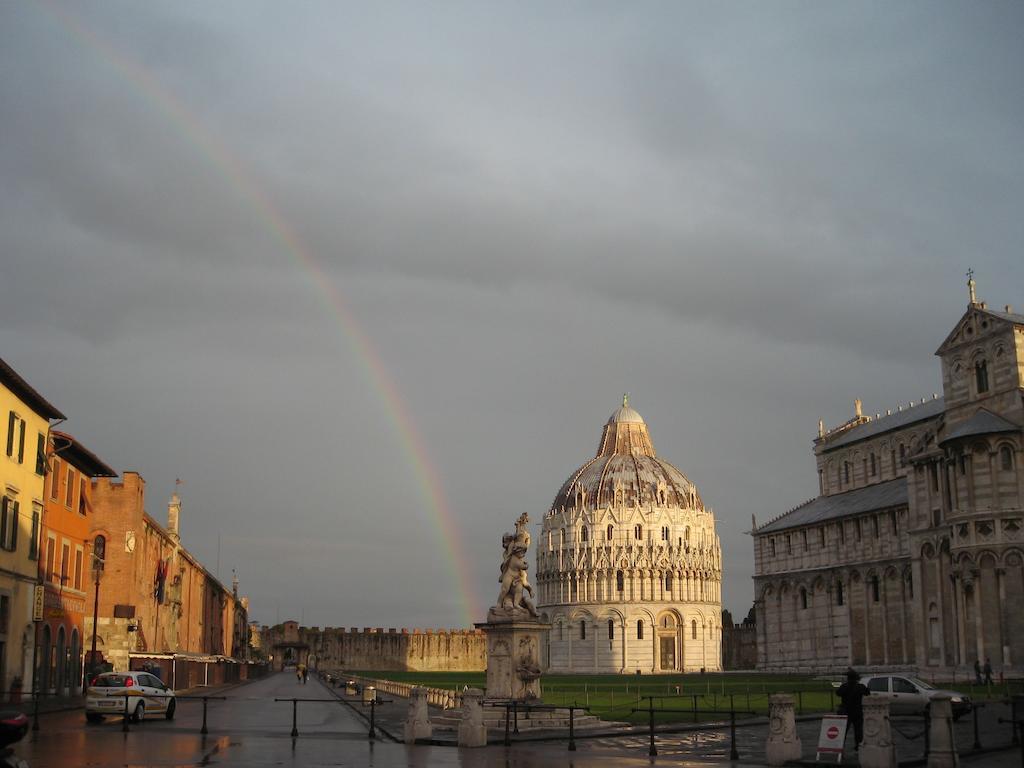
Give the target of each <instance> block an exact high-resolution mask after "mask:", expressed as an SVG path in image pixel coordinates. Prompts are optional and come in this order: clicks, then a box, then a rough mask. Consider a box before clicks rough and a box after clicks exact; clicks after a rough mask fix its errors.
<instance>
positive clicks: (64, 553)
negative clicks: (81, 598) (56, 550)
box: [60, 542, 71, 587]
mask: <svg viewBox="0 0 1024 768" xmlns="http://www.w3.org/2000/svg"><path fill="white" fill-rule="evenodd" d="M70 567H71V545H70V544H68V543H67V542H64V544H63V546H61V548H60V585H61V586H62V587H63V586H64V585H65V584H67V583H68V568H70Z"/></svg>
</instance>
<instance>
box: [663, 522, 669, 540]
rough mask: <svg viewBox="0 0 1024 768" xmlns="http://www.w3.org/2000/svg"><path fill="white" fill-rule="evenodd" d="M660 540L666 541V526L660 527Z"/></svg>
mask: <svg viewBox="0 0 1024 768" xmlns="http://www.w3.org/2000/svg"><path fill="white" fill-rule="evenodd" d="M661 540H662V541H668V526H667V525H663V526H662V527H661Z"/></svg>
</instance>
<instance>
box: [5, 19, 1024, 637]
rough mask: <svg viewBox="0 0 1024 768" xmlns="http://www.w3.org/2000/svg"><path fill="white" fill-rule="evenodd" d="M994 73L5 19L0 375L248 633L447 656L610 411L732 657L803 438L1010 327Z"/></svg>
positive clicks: (581, 43)
mask: <svg viewBox="0 0 1024 768" xmlns="http://www.w3.org/2000/svg"><path fill="white" fill-rule="evenodd" d="M1022 36H1024V6H1022V5H1021V4H1020V3H1017V2H978V3H952V4H949V3H940V2H901V3H898V4H893V3H889V2H880V3H868V2H858V3H821V2H797V3H786V2H772V3H764V2H750V3H739V2H735V3H707V4H701V3H685V4H684V3H558V4H551V3H483V4H481V3H436V4H426V3H418V2H417V3H410V4H408V5H401V4H385V3H372V4H360V5H343V4H340V3H334V2H330V3H323V4H314V3H297V4H296V3H287V4H281V3H253V2H218V3H208V2H197V3H182V2H173V3H153V2H149V3H137V2H128V1H127V0H126V1H125V2H102V3H88V2H75V3H73V4H69V5H61V4H51V3H49V2H14V0H10V1H6V2H0V356H2V357H3V358H4V359H6V360H7V361H8V362H10V363H11V364H12V365H13V366H14V367H15V368H16V369H17V370H18V371H20V372H21V373H22V374H23V375H24V376H26V377H27V378H28V379H29V381H30V382H31V383H32V384H34V385H35V386H36V387H37V388H38V389H39V390H41V391H42V392H43V393H44V394H45V395H46V396H47V397H49V398H50V399H51V400H52V401H53V402H54V403H55V404H56V405H57V406H58V407H59V408H61V409H62V410H64V411H65V412H66V413H67V414H68V415H69V416H70V420H69V422H68V424H67V428H68V430H69V431H71V432H72V433H74V434H75V435H77V436H78V437H79V438H80V439H81V440H83V441H84V442H85V443H86V444H87V445H88V446H90V447H91V448H92V449H94V450H95V451H96V452H97V453H98V454H99V455H100V456H102V457H103V458H104V459H105V460H107V461H108V462H109V463H111V464H112V465H113V466H115V467H117V468H118V469H122V470H123V469H135V470H138V471H140V472H141V473H142V474H143V476H144V477H145V478H146V480H147V483H148V486H147V506H148V509H149V511H150V512H151V513H152V514H154V515H156V517H157V518H158V519H165V515H166V512H165V504H166V500H167V497H168V496H169V495H170V493H171V492H172V490H173V488H174V480H175V478H176V477H181V478H184V480H185V487H184V489H183V495H184V508H183V513H182V515H183V516H182V528H183V539H184V541H185V542H186V544H187V545H188V546H189V547H190V548H191V549H192V550H193V551H194V552H196V553H197V554H198V555H199V556H200V557H201V558H202V559H203V560H204V561H205V562H206V563H207V564H208V565H209V566H210V567H211V569H212V568H214V567H215V562H216V557H217V539H218V536H220V537H221V547H220V551H221V553H220V562H221V565H220V575H221V577H222V578H223V579H224V580H225V581H229V580H230V575H231V568H236V569H237V571H238V575H239V578H240V580H241V584H242V589H243V591H245V592H247V593H248V594H249V595H250V596H251V598H252V615H253V617H254V618H256V619H258V620H260V621H263V622H273V621H274V620H276V619H277V618H281V619H284V618H286V617H294V618H297V619H298V618H304V619H305V621H306V623H311V624H321V625H323V624H330V625H344V626H371V625H372V626H378V625H382V626H403V625H404V626H421V627H442V626H449V625H451V626H458V625H461V624H462V623H463V621H464V616H465V613H464V611H463V610H462V606H461V598H460V590H459V588H458V585H457V584H456V578H455V574H456V573H458V572H460V571H464V572H466V573H468V574H469V575H470V577H471V578H472V579H473V580H474V581H475V584H474V589H475V590H476V591H477V592H478V593H480V594H481V595H482V597H483V599H484V600H485V601H490V600H492V599H493V598H494V596H495V592H496V586H497V570H498V560H499V556H500V541H499V540H500V535H501V533H502V531H504V530H508V529H510V528H511V526H512V523H513V521H514V520H515V518H516V516H517V515H519V514H520V513H521V512H523V511H528V512H530V514H531V516H532V517H533V519H534V520H535V521H539V520H540V518H541V516H542V515H543V513H544V512H545V510H546V509H547V507H548V505H549V504H550V502H551V499H552V498H553V496H554V494H555V492H556V491H557V489H558V487H559V486H560V485H561V483H562V482H563V480H564V479H565V478H566V477H567V476H568V475H569V473H570V472H571V471H572V470H573V469H575V468H576V467H577V466H578V465H579V464H581V463H583V462H584V461H585V460H587V459H588V458H589V457H590V456H591V455H592V454H593V452H594V450H595V448H596V444H597V439H598V437H599V434H600V429H601V425H602V423H603V422H604V420H605V419H607V417H608V415H609V414H610V413H611V412H612V410H613V409H614V408H615V407H616V406H617V404H618V402H619V400H620V398H621V393H622V392H623V391H627V390H628V391H629V392H631V393H632V403H633V404H634V405H635V407H636V408H637V409H638V410H639V411H640V413H641V414H642V415H643V416H644V417H645V419H646V420H647V423H648V425H649V427H650V429H651V433H652V437H653V439H654V444H655V447H656V448H657V449H658V452H659V454H660V455H662V456H664V457H666V458H667V459H668V460H669V461H671V462H673V463H674V464H676V465H677V466H679V467H680V469H682V470H683V471H684V472H685V473H686V474H687V475H688V476H689V477H690V478H691V479H692V480H693V481H694V482H695V483H696V484H697V486H698V488H699V489H700V491H701V493H702V495H703V497H704V499H705V501H706V502H707V503H708V504H710V505H711V506H712V507H713V508H714V510H715V513H716V517H717V520H718V530H719V533H720V535H721V539H722V547H723V551H724V564H725V575H724V580H725V583H724V598H725V604H726V607H728V608H730V609H732V610H733V612H734V613H736V614H740V615H742V614H745V613H746V611H747V609H748V607H749V605H750V601H751V599H752V586H751V580H750V576H751V568H752V565H751V560H752V558H751V545H750V540H749V538H748V536H746V534H745V532H746V531H747V530H749V527H750V519H751V514H756V515H757V516H758V518H759V519H760V520H765V519H767V518H769V517H771V516H774V515H777V514H779V513H781V512H783V511H785V510H786V509H788V508H789V507H791V506H794V505H796V504H797V503H799V502H801V501H803V500H805V499H807V498H808V497H810V496H812V495H814V494H815V493H816V474H815V471H814V464H813V459H812V456H811V452H810V449H811V439H812V438H813V437H814V435H815V433H816V424H817V420H818V418H824V419H825V420H826V422H827V423H829V424H835V423H838V422H840V421H842V420H844V419H846V418H848V417H849V416H850V415H851V414H852V408H853V406H852V402H853V399H854V398H855V397H860V398H862V399H863V400H864V404H865V410H866V411H868V412H871V413H874V412H876V411H884V410H885V409H886V408H889V407H893V408H894V407H895V406H896V405H897V404H898V403H900V402H903V403H906V402H907V401H908V400H910V399H918V400H919V399H920V398H921V397H925V396H930V395H931V393H932V392H934V391H936V390H937V389H939V387H940V386H941V385H940V381H939V373H938V363H937V360H935V359H934V358H933V357H932V353H933V351H934V350H935V348H936V347H937V346H938V344H939V343H940V342H941V341H942V339H943V338H944V336H945V334H946V333H947V331H948V330H949V329H950V328H951V326H952V324H953V323H954V322H955V321H956V320H957V318H958V317H959V316H960V313H961V312H962V311H963V309H964V308H965V305H966V302H967V289H966V287H965V286H964V282H965V278H964V272H965V271H966V269H967V268H968V267H971V266H973V267H974V269H975V270H976V271H977V276H978V282H979V293H980V295H981V297H982V298H983V299H985V300H987V301H988V302H989V303H990V304H991V305H998V306H1000V307H1001V306H1002V305H1003V304H1006V303H1011V304H1016V305H1018V306H1022V305H1024V259H1022V257H1021V245H1022V242H1024V215H1022V200H1024V89H1022V88H1021V74H1022V73H1024V45H1022V44H1021V40H1022V39H1024V37H1022ZM260 199H264V200H266V201H267V205H268V206H269V207H270V208H271V209H273V210H274V211H276V212H277V213H278V214H279V215H280V216H281V217H282V219H283V220H284V221H285V222H287V224H288V226H290V227H291V228H292V229H293V230H294V232H295V233H296V235H297V237H298V238H300V239H301V241H303V242H304V243H305V244H306V245H307V247H308V249H309V253H310V254H312V257H313V259H314V260H315V262H316V264H317V265H318V268H319V270H321V274H322V278H323V280H321V279H320V278H317V277H315V275H314V273H313V272H311V271H310V270H309V269H308V268H307V267H305V266H303V262H302V261H301V260H300V259H298V258H297V257H296V255H295V253H294V252H292V251H290V250H289V248H288V247H286V245H285V244H284V243H283V242H282V241H281V239H280V238H279V237H278V236H277V234H276V232H275V229H274V226H275V225H274V222H273V221H272V220H271V219H270V218H269V217H268V215H267V208H266V207H261V204H260V203H258V202H257V201H258V200H260ZM324 281H325V282H326V284H325V282H324ZM325 289H333V290H336V291H337V292H338V293H339V294H340V295H341V296H342V297H343V300H344V302H345V304H346V305H347V307H348V309H349V311H350V312H351V313H352V315H353V316H354V317H355V318H356V319H357V322H358V324H359V325H360V326H361V328H362V329H363V331H364V332H365V334H366V336H367V337H368V338H369V339H370V341H371V343H372V345H373V348H374V349H375V350H376V352H377V353H378V354H379V356H380V359H381V360H382V361H383V365H384V367H385V368H386V369H387V371H388V372H389V374H390V376H391V377H392V378H393V380H394V381H395V383H396V386H397V388H398V391H399V392H400V395H401V397H402V399H403V400H404V402H405V403H406V405H407V407H408V410H409V413H410V414H411V415H412V418H413V419H414V420H415V422H416V424H417V426H418V428H419V431H420V433H421V435H422V438H423V441H424V444H425V446H426V450H427V453H428V454H429V456H430V459H431V460H432V462H433V463H434V465H435V466H436V468H437V472H438V475H439V477H440V480H441V483H442V485H443V487H444V489H445V492H446V493H447V495H448V497H449V499H450V502H451V508H452V515H453V516H454V518H455V519H456V520H457V521H458V525H459V528H460V533H461V544H460V547H461V551H460V552H459V553H458V554H457V557H458V558H460V559H461V560H462V564H461V565H457V564H452V563H450V562H448V560H449V548H448V545H447V544H446V543H445V542H443V541H442V540H441V532H440V530H439V527H438V524H437V520H436V517H435V516H434V515H433V514H432V512H431V511H430V509H429V506H428V505H427V504H426V502H425V496H424V493H423V491H422V486H421V483H420V481H419V479H418V477H417V474H416V469H415V467H414V465H413V463H412V462H411V461H410V456H409V453H408V451H407V450H406V440H405V436H404V435H403V434H402V432H401V431H400V430H398V429H396V427H395V424H394V421H393V420H392V418H391V412H390V406H389V405H388V404H387V402H386V399H384V398H382V396H381V393H380V387H379V382H378V381H376V380H375V379H374V378H373V377H372V376H371V375H368V374H367V370H366V368H365V366H364V364H363V357H362V356H361V353H360V352H359V350H358V349H357V347H356V346H355V345H354V343H353V339H352V337H351V335H350V334H349V333H348V332H347V331H346V329H345V326H344V324H343V323H342V322H341V321H339V319H338V316H337V314H336V313H335V312H334V311H333V310H332V309H331V308H330V306H329V304H328V303H327V302H326V300H325V295H326V294H325ZM480 608H481V611H482V608H483V606H480ZM473 618H475V619H477V620H482V619H483V614H482V612H480V613H478V614H477V615H475V616H474V617H473Z"/></svg>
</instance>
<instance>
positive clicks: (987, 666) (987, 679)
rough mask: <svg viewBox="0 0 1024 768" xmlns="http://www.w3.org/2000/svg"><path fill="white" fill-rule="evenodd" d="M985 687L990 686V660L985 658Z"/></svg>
mask: <svg viewBox="0 0 1024 768" xmlns="http://www.w3.org/2000/svg"><path fill="white" fill-rule="evenodd" d="M985 685H992V659H990V658H988V657H985Z"/></svg>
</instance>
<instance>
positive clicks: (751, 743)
mask: <svg viewBox="0 0 1024 768" xmlns="http://www.w3.org/2000/svg"><path fill="white" fill-rule="evenodd" d="M217 695H222V696H224V697H226V700H224V701H214V700H211V701H210V702H209V704H208V706H209V710H208V729H209V733H208V734H207V735H203V734H202V733H201V732H200V728H201V725H202V703H201V702H199V701H186V700H181V701H179V703H178V711H177V716H176V717H175V719H174V720H173V721H167V720H165V719H163V718H158V719H157V718H153V719H148V720H146V721H145V722H144V723H142V724H131V725H130V726H129V732H128V733H123V732H122V723H121V721H120V720H119V719H117V718H112V719H108V720H107V721H105V722H104V723H102V724H100V725H87V724H86V722H85V717H84V714H83V712H82V710H77V711H71V712H57V713H51V714H45V715H43V716H42V717H41V718H40V725H41V728H40V731H39V732H38V733H36V734H32V733H30V734H29V736H28V737H27V738H26V739H25V740H24V741H23V742H21V743H20V744H17V745H15V751H16V752H17V754H18V755H19V756H20V757H22V758H24V759H26V760H27V761H28V762H29V764H30V765H31V766H32V768H57V767H58V766H59V767H60V768H86V767H88V768H100V767H102V766H127V767H134V766H161V767H162V766H380V767H382V768H384V767H389V768H390V767H391V766H411V767H414V768H419V767H420V766H423V767H424V768H425V767H426V766H442V767H444V766H453V767H454V766H465V767H466V768H492V767H493V768H498V767H499V766H500V767H501V768H532V767H533V766H552V765H556V766H575V767H576V768H588V767H590V766H595V767H596V766H601V767H604V766H641V765H645V766H649V765H675V766H704V765H708V764H709V763H718V764H721V763H728V755H729V742H728V731H725V732H708V731H703V732H700V733H681V734H659V735H658V737H657V747H658V752H659V755H658V756H657V757H655V758H651V757H648V754H647V749H648V741H647V739H646V738H645V737H642V736H629V737H625V738H601V737H599V738H581V739H579V740H578V742H577V751H576V752H570V751H568V749H567V747H568V743H567V741H566V740H564V739H552V740H548V741H538V742H518V743H515V744H513V746H511V747H508V748H506V747H502V746H490V747H486V748H483V749H475V750H470V749H457V748H454V747H447V746H406V745H405V744H400V743H395V742H394V741H391V740H389V739H387V738H386V737H384V736H383V734H382V738H381V739H379V740H377V741H372V742H371V741H370V740H369V739H368V738H367V724H366V721H365V719H364V718H363V710H362V709H361V708H360V707H358V705H356V706H353V705H351V704H350V703H345V702H341V701H339V700H338V699H337V698H336V697H335V694H334V692H333V691H332V690H330V689H328V688H327V687H326V686H324V685H322V684H320V683H319V682H317V681H316V680H314V679H312V678H311V679H310V680H309V682H308V683H307V684H306V685H301V684H300V683H298V682H297V681H296V679H295V677H294V676H293V675H291V674H278V675H272V676H271V677H268V678H266V679H263V680H258V681H254V682H251V683H248V684H245V685H240V686H237V687H234V688H231V689H229V690H226V691H220V692H217ZM275 698H288V699H291V698H299V699H303V698H306V699H317V700H318V701H313V702H301V701H300V702H299V703H298V705H297V717H296V727H297V729H298V732H299V736H298V738H295V739H293V738H292V737H291V730H292V703H291V702H290V701H289V702H276V701H274V699H275ZM403 705H404V701H403V700H398V701H396V702H395V703H394V704H392V705H388V709H390V711H389V712H387V715H388V717H386V718H384V722H385V724H386V726H387V727H388V731H389V732H391V733H394V734H395V735H400V733H401V731H400V729H396V728H395V727H394V726H395V725H396V719H395V715H396V712H397V711H398V710H399V709H402V708H404V706H403ZM382 714H383V713H382ZM995 714H996V713H995V712H994V711H991V710H990V711H988V712H986V715H987V717H986V718H985V720H986V721H987V723H988V724H987V725H986V731H989V736H990V738H989V744H995V743H996V742H997V739H996V737H997V736H998V735H1000V733H1001V732H997V727H996V726H995V725H994V721H995V719H996V718H995V717H994V715H995ZM965 725H967V726H968V729H967V731H966V732H967V733H971V731H970V729H969V721H967V722H966V723H962V724H960V725H958V734H957V735H958V737H959V736H960V733H961V732H962V731H963V730H964V726H965ZM918 730H920V729H919V728H918ZM800 731H801V737H802V738H803V741H804V756H805V759H811V760H813V747H814V744H815V742H816V739H817V723H816V722H813V723H801V725H800ZM908 733H910V734H911V735H913V732H912V730H908ZM766 735H767V733H766V729H765V728H764V727H752V728H746V729H741V731H740V737H739V747H740V754H741V761H740V762H741V763H742V764H744V765H758V764H761V761H762V760H763V749H764V738H765V737H766ZM1003 736H1006V738H1000V739H998V741H999V742H1000V743H1005V742H1006V741H1008V736H1007V735H1006V734H1003ZM908 743H910V745H911V746H910V747H909V748H908V749H907V750H903V749H901V753H903V754H901V757H904V756H910V752H912V751H916V745H915V741H913V740H912V741H909V742H908ZM970 743H971V740H970V739H968V741H967V744H966V745H964V746H969V744H970ZM982 743H983V744H984V743H985V739H984V738H983V742H982ZM986 746H988V744H986ZM1020 760H1021V757H1020V753H1019V752H1017V751H1012V752H1011V751H1006V752H1001V753H997V754H988V755H978V756H976V757H975V758H974V759H972V760H971V761H970V764H974V765H984V766H993V767H995V766H1004V765H1005V766H1010V765H1014V766H1017V765H1020ZM844 764H845V765H850V764H853V765H856V762H855V761H850V760H849V759H848V760H846V761H844Z"/></svg>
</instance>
